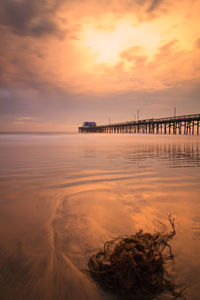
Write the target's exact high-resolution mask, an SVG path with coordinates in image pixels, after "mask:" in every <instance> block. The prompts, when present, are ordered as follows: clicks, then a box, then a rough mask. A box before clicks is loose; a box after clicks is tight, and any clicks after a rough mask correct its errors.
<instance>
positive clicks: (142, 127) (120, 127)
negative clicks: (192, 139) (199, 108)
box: [78, 114, 200, 135]
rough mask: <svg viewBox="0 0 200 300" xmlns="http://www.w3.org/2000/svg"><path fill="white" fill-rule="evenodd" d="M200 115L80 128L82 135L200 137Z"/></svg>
mask: <svg viewBox="0 0 200 300" xmlns="http://www.w3.org/2000/svg"><path fill="white" fill-rule="evenodd" d="M199 126H200V114H192V115H184V116H174V117H167V118H159V119H153V118H152V119H146V120H138V121H129V122H123V123H115V124H105V125H99V126H91V127H87V128H86V127H84V126H83V127H79V128H78V132H80V133H132V134H141V133H143V134H179V135H181V134H184V135H199Z"/></svg>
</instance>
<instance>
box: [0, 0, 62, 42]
mask: <svg viewBox="0 0 200 300" xmlns="http://www.w3.org/2000/svg"><path fill="white" fill-rule="evenodd" d="M58 3H59V2H58V1H53V3H52V4H51V5H50V1H42V0H35V1H28V0H18V1H16V0H1V13H0V24H1V25H3V26H6V27H7V28H9V29H10V30H11V31H12V32H13V33H14V34H17V35H21V36H32V37H42V36H44V35H48V34H53V35H56V36H58V37H63V36H64V34H65V33H66V31H65V30H64V28H61V26H60V25H61V23H62V20H59V18H58V17H57V16H56V13H57V10H58V8H59V5H58Z"/></svg>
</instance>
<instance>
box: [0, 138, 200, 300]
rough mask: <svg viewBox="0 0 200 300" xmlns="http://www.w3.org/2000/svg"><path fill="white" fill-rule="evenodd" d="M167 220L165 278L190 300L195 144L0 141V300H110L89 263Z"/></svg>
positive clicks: (196, 207) (199, 175) (198, 263)
mask: <svg viewBox="0 0 200 300" xmlns="http://www.w3.org/2000/svg"><path fill="white" fill-rule="evenodd" d="M169 213H171V214H172V215H173V216H174V217H175V218H176V220H175V224H176V231H177V232H176V236H175V238H174V239H173V240H172V242H171V246H172V251H173V254H174V256H175V262H174V266H173V276H174V278H175V281H176V283H177V284H180V285H181V286H183V287H186V289H185V290H184V292H183V293H184V295H185V298H186V299H189V300H197V299H200V296H199V295H200V285H199V278H200V137H195V136H161V135H126V134H121V135H120V134H119V135H106V134H99V135H98V134H2V135H0V299H1V300H25V299H26V300H29V299H34V300H35V299H37V300H40V299H41V300H64V299H65V300H88V299H91V300H103V299H105V300H111V299H116V298H115V296H113V295H111V294H108V293H106V292H105V291H103V290H101V288H100V287H98V286H97V285H96V284H95V283H94V282H93V280H91V279H90V278H89V277H88V276H87V275H86V274H85V273H84V270H85V268H86V267H87V262H88V259H89V257H90V256H91V254H93V253H94V252H95V251H96V249H99V248H100V247H102V246H103V245H104V242H105V241H107V240H110V239H112V238H115V237H117V236H123V235H127V234H128V235H129V234H134V233H135V232H136V231H137V230H139V229H143V230H144V231H148V232H154V231H155V230H159V229H160V226H161V225H160V223H159V222H162V223H164V224H166V225H167V226H168V219H167V218H168V214H169ZM168 228H169V227H168ZM161 299H165V295H162V298H161Z"/></svg>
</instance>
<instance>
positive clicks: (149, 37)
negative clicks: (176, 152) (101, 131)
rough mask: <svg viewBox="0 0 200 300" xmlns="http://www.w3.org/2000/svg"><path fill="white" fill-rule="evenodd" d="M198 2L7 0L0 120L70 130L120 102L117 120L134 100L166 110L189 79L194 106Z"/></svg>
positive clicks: (1, 15) (198, 76)
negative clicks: (124, 106)
mask: <svg viewBox="0 0 200 300" xmlns="http://www.w3.org/2000/svg"><path fill="white" fill-rule="evenodd" d="M199 8H200V3H199V1H195V0H192V1H189V0H183V1H181V2H178V1H172V0H132V1H130V0H123V1H121V0H109V1H107V0H102V1H96V0H85V1H81V0H74V1H69V0H68V1H66V0H47V1H43V0H35V1H29V0H2V1H1V10H0V35H1V44H0V68H1V72H0V114H1V124H0V125H1V128H3V129H4V130H6V128H7V129H9V130H11V129H12V130H22V128H23V126H26V128H28V129H29V130H33V131H34V128H37V130H39V128H41V130H47V128H49V130H52V127H53V128H54V129H55V130H56V131H57V130H58V129H60V130H61V128H64V126H65V125H64V124H65V123H66V124H67V125H66V126H68V127H67V128H70V130H72V128H75V127H76V126H77V123H79V122H80V120H82V118H83V120H84V119H85V118H86V117H87V118H88V119H89V118H90V115H92V116H94V118H95V119H96V120H102V119H103V117H102V115H103V114H104V111H105V110H106V111H107V109H108V114H112V109H113V107H116V109H117V110H118V111H116V112H115V114H116V121H117V118H118V119H126V114H128V111H129V110H130V108H131V107H134V108H133V110H134V109H137V107H138V106H140V109H141V110H142V106H143V109H144V107H148V112H149V113H150V114H154V113H158V112H159V109H160V113H161V112H162V113H163V111H164V110H165V111H167V109H168V108H169V105H168V103H172V102H173V103H174V104H170V105H172V106H173V105H180V106H181V104H180V102H181V100H180V98H181V97H177V98H176V97H173V94H174V95H175V93H176V91H179V92H178V93H179V95H182V94H183V93H182V92H181V91H183V89H184V88H185V87H186V86H187V91H189V92H188V93H186V95H188V96H187V97H188V98H190V104H191V110H192V109H193V107H194V108H195V110H196V109H197V107H199V106H198V105H199V104H198V103H199V98H198V97H199V95H198V93H199V90H198V89H196V86H197V85H198V83H199V81H200V51H199V48H200V38H199V13H198V12H199ZM190 93H191V95H192V96H191V97H190V96H189V95H190ZM152 95H154V96H153V98H152ZM156 95H158V96H156ZM161 95H162V96H161ZM164 95H165V96H164ZM130 99H131V100H130ZM138 99H139V100H138ZM144 99H146V100H145V101H144ZM172 99H173V101H172ZM176 99H179V100H176ZM184 99H185V98H184ZM114 101H115V105H114V104H113V103H114ZM120 101H121V102H120ZM124 101H125V102H126V104H127V110H126V109H125V108H124V113H123V109H122V106H123V104H124ZM177 101H178V102H177ZM182 101H185V103H186V99H185V100H182ZM100 103H101V105H100ZM149 106H150V107H151V108H149ZM167 107H168V108H167ZM170 107H171V106H170ZM181 107H186V105H185V106H184V105H182V106H181ZM199 108H200V107H199ZM109 110H110V111H109ZM193 111H194V110H193ZM182 113H183V112H182ZM105 118H106V120H107V116H106V117H105ZM92 119H93V118H92ZM2 120H3V121H2ZM50 120H53V121H52V122H53V123H52V122H51V121H50ZM6 124H7V125H6ZM59 124H60V125H59ZM51 126H52V127H51ZM56 128H57V129H56ZM3 129H1V130H3ZM28 129H27V130H28Z"/></svg>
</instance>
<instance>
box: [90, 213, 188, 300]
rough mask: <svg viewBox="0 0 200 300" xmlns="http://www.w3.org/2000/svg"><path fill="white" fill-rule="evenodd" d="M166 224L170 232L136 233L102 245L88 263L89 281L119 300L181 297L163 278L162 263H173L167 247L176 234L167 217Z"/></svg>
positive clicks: (172, 220)
mask: <svg viewBox="0 0 200 300" xmlns="http://www.w3.org/2000/svg"><path fill="white" fill-rule="evenodd" d="M169 222H170V224H171V227H172V231H171V232H170V233H159V232H156V233H154V234H151V233H143V231H142V230H140V231H139V232H137V233H135V234H134V235H131V236H129V237H125V238H121V239H120V240H119V239H118V240H111V241H108V242H106V243H105V244H104V248H103V249H102V250H100V251H99V252H98V253H96V254H94V255H93V256H92V257H91V258H90V260H89V263H88V269H89V273H90V274H91V276H92V277H93V279H94V280H95V281H97V282H98V283H99V285H100V286H101V287H102V288H104V289H106V290H109V291H111V292H114V293H115V294H118V295H120V296H123V299H153V298H155V299H156V298H157V299H159V294H161V293H163V292H167V293H169V294H170V295H171V296H172V298H173V299H176V298H179V297H183V296H182V292H178V291H177V287H176V286H175V284H174V283H173V282H172V280H169V279H167V272H166V270H165V265H166V262H167V261H173V260H174V256H173V254H172V250H171V246H170V245H169V241H170V240H172V239H173V237H174V236H175V234H176V230H175V223H174V218H172V217H171V215H169Z"/></svg>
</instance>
